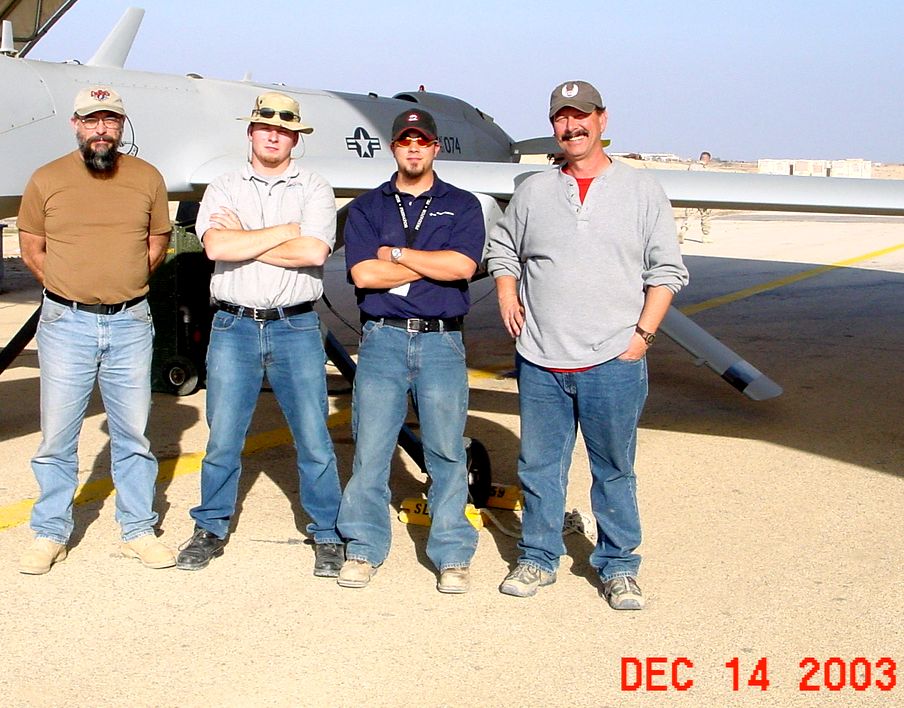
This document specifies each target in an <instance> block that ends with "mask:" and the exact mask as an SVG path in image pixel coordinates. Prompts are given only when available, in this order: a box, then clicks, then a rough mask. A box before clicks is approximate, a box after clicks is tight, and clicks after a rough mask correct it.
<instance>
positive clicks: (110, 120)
mask: <svg viewBox="0 0 904 708" xmlns="http://www.w3.org/2000/svg"><path fill="white" fill-rule="evenodd" d="M125 115H126V111H125V108H124V107H123V103H122V98H121V97H120V95H119V94H118V93H117V92H116V91H115V90H113V89H112V88H109V87H107V86H90V87H86V88H83V89H82V90H80V91H79V92H78V94H77V95H76V97H75V102H74V107H73V115H72V117H71V118H70V120H69V122H70V124H71V125H72V128H73V130H74V131H75V138H76V142H77V143H78V149H77V150H75V151H74V152H71V153H69V154H68V155H65V156H64V157H61V158H59V159H57V160H54V161H53V162H51V163H49V164H47V165H44V166H43V167H41V168H39V169H38V170H37V171H36V172H35V173H34V175H32V178H31V180H30V181H29V182H28V186H26V188H25V192H24V194H23V195H22V206H21V208H20V210H19V220H18V225H19V242H20V245H21V253H22V259H23V260H24V261H25V264H26V265H27V266H28V267H29V268H30V269H31V271H32V273H34V275H35V277H36V278H37V279H38V281H40V283H41V284H42V285H43V286H44V299H43V302H42V304H41V319H40V323H39V324H38V333H37V342H38V359H39V362H40V373H41V433H42V439H41V444H40V447H39V448H38V451H37V453H36V454H35V456H34V458H33V459H32V469H33V471H34V474H35V477H36V478H37V481H38V484H39V486H40V488H41V494H40V496H39V497H38V500H37V501H36V502H35V505H34V508H33V509H32V513H31V528H32V530H33V531H34V532H35V541H34V543H33V544H32V545H31V546H30V547H29V549H28V550H27V551H26V552H25V554H24V555H23V556H22V559H21V561H20V565H19V570H20V571H21V572H22V573H27V574H30V575H40V574H43V573H46V572H48V571H49V570H50V568H51V566H52V565H53V564H54V563H56V562H59V561H62V560H63V559H65V558H66V553H67V549H66V544H67V542H68V540H69V537H70V535H71V534H72V530H73V520H72V499H73V497H74V496H75V491H76V487H77V486H78V438H79V431H80V430H81V426H82V421H83V420H84V417H85V411H86V409H87V406H88V399H89V398H90V396H91V391H92V389H93V388H94V383H95V381H97V383H98V385H99V387H100V391H101V395H102V398H103V403H104V408H105V410H106V413H107V421H108V425H109V429H110V467H111V476H112V478H113V484H114V486H115V487H116V520H117V522H119V525H120V527H121V530H122V545H121V551H122V553H123V554H124V555H126V556H128V557H130V558H137V559H139V560H140V561H141V562H142V563H143V564H144V565H145V566H148V567H150V568H166V567H171V566H172V565H173V564H174V563H175V556H174V554H173V552H172V550H170V549H169V548H167V547H166V546H165V545H164V544H163V543H161V542H160V541H158V540H157V537H156V534H155V532H154V526H155V525H156V524H157V519H158V517H157V514H156V513H155V512H154V510H153V502H154V487H155V483H156V480H157V460H156V459H155V458H154V455H153V454H152V453H151V450H150V444H149V442H148V439H147V438H146V437H145V428H146V426H147V420H148V414H149V412H150V405H151V379H150V373H151V355H152V348H153V334H154V330H153V325H152V323H151V311H150V309H149V307H148V302H147V297H146V295H147V292H148V280H149V278H150V275H151V273H152V272H153V270H154V269H155V268H156V267H157V266H158V265H160V263H161V262H162V261H163V258H164V256H165V254H166V247H167V244H168V243H169V236H170V231H171V225H170V220H169V210H168V206H167V197H166V185H165V184H164V182H163V178H162V177H161V176H160V173H159V172H158V171H157V170H156V169H155V168H154V167H152V166H151V165H149V164H148V163H147V162H145V161H144V160H140V159H138V158H137V157H132V156H130V155H123V154H121V153H120V152H119V150H118V147H119V144H120V140H121V138H122V130H123V121H124V120H125Z"/></svg>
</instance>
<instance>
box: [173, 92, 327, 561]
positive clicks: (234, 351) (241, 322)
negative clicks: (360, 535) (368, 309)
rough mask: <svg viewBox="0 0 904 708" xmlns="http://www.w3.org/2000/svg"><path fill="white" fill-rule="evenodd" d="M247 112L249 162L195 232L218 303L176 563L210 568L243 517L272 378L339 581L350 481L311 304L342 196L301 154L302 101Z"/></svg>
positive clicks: (275, 97) (321, 542)
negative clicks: (344, 482) (255, 418)
mask: <svg viewBox="0 0 904 708" xmlns="http://www.w3.org/2000/svg"><path fill="white" fill-rule="evenodd" d="M241 120H246V121H249V122H250V125H249V126H248V130H247V134H248V140H249V142H250V144H251V160H250V162H249V163H248V164H247V165H245V167H244V168H243V169H241V170H239V171H236V172H231V173H228V174H225V175H222V176H221V177H218V178H217V179H215V180H214V181H213V182H211V184H210V186H209V187H208V188H207V191H206V192H205V193H204V199H203V201H202V202H201V208H200V210H199V212H198V218H197V224H196V230H197V233H198V234H199V235H200V236H201V239H202V242H203V244H204V251H205V252H206V253H207V256H208V258H210V259H211V260H213V261H215V263H216V265H215V269H214V273H213V277H212V278H211V281H210V292H211V295H212V296H213V298H214V300H215V301H216V306H217V312H216V314H215V315H214V318H213V325H212V328H211V334H210V347H209V348H208V350H207V424H208V426H210V438H209V439H208V442H207V454H206V455H205V456H204V462H203V463H202V465H201V503H200V504H199V505H198V506H196V507H195V508H194V509H192V510H191V516H192V518H193V519H194V521H195V531H194V534H193V535H192V537H191V539H189V541H188V543H187V544H186V546H185V547H184V548H183V550H182V551H181V552H180V553H179V556H178V558H177V563H176V564H177V566H178V567H179V568H182V569H184V570H200V569H201V568H204V567H206V566H207V565H208V564H209V563H210V561H211V559H212V558H215V557H217V556H219V555H222V553H223V547H224V546H225V545H226V537H227V536H228V534H229V524H230V521H231V519H232V516H233V515H234V514H235V506H236V496H237V494H238V483H239V476H240V475H241V471H242V466H241V456H242V447H243V446H244V444H245V436H246V435H247V433H248V426H249V425H250V424H251V417H252V415H253V413H254V408H255V406H256V405H257V399H258V395H259V394H260V390H261V384H262V382H263V378H264V375H266V377H267V381H268V382H269V384H270V386H271V388H272V389H273V393H274V394H275V395H276V400H277V401H278V402H279V405H280V408H282V411H283V415H285V417H286V421H287V422H288V424H289V429H290V430H291V431H292V437H293V438H294V440H295V449H296V455H297V469H298V479H299V490H298V491H299V499H300V501H301V504H302V506H303V508H304V509H305V511H307V513H308V515H309V516H310V517H311V523H310V524H309V525H308V527H307V532H308V533H309V534H310V535H311V536H313V539H314V543H315V552H314V575H317V576H321V577H335V576H337V575H338V574H339V568H340V567H341V566H342V561H343V559H344V556H343V546H342V541H341V539H340V538H339V534H338V532H337V531H336V515H337V514H338V512H339V500H340V499H341V489H340V486H339V475H338V473H337V471H336V456H335V454H334V452H333V443H332V440H331V439H330V433H329V430H328V429H327V426H326V418H327V412H328V408H327V393H326V371H325V368H324V362H325V359H326V357H325V354H324V351H323V341H322V339H321V336H320V319H319V318H318V316H317V313H316V312H314V310H313V304H314V302H315V301H316V300H319V299H320V297H321V296H322V295H323V264H324V263H325V262H326V259H327V257H328V256H329V255H330V252H331V250H332V248H333V244H334V243H335V240H336V201H335V198H334V196H333V190H332V188H331V187H330V185H329V184H328V183H327V182H326V180H325V179H323V178H322V177H321V176H320V175H318V174H315V173H314V172H311V171H310V170H307V169H305V168H304V167H302V166H300V165H299V164H297V163H296V162H295V161H294V160H293V159H292V148H294V147H295V146H296V145H297V144H298V139H299V135H300V134H301V133H311V132H313V130H314V129H313V128H311V127H309V126H306V125H304V123H302V121H301V113H300V107H299V105H298V102H297V101H295V100H294V99H293V98H291V97H289V96H286V95H284V94H281V93H265V94H262V95H260V96H258V98H257V100H256V102H255V107H254V110H253V111H252V112H251V115H250V116H249V117H247V118H243V119H241Z"/></svg>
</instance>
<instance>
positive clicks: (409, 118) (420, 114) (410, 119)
mask: <svg viewBox="0 0 904 708" xmlns="http://www.w3.org/2000/svg"><path fill="white" fill-rule="evenodd" d="M409 130H414V131H416V132H418V133H420V134H421V135H423V136H424V137H425V138H427V140H436V121H435V120H433V116H431V115H430V114H429V113H427V111H424V110H421V109H420V108H412V109H410V110H407V111H405V112H403V113H400V114H399V115H398V116H396V119H395V120H394V121H392V139H393V141H396V140H398V139H399V138H400V137H402V136H403V135H404V134H405V133H407V132H408V131H409Z"/></svg>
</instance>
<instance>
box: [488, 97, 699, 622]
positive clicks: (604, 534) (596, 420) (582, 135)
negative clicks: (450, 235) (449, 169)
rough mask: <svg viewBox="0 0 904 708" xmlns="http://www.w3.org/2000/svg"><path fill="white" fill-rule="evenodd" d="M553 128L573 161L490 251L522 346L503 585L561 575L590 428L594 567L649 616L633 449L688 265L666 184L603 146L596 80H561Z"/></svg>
mask: <svg viewBox="0 0 904 708" xmlns="http://www.w3.org/2000/svg"><path fill="white" fill-rule="evenodd" d="M549 119H550V121H551V123H552V128H553V134H554V136H555V139H556V142H557V143H558V144H559V147H560V148H561V150H562V153H563V155H564V158H565V159H564V162H563V164H562V165H561V166H560V167H559V168H558V169H555V170H549V171H546V172H542V173H539V174H537V175H534V176H532V177H529V178H528V179H527V180H525V181H524V183H523V184H522V185H521V186H519V187H518V189H517V190H516V191H515V193H514V195H513V197H512V201H511V203H510V204H509V206H508V208H507V209H506V211H505V215H504V216H503V218H502V219H501V220H500V221H499V223H498V224H497V226H496V227H495V228H494V229H493V232H492V234H491V235H490V247H489V251H488V255H487V258H488V270H489V272H490V274H491V275H492V276H493V277H494V278H495V279H496V290H497V295H498V299H499V311H500V315H501V316H502V321H503V323H504V324H505V327H506V329H507V330H508V332H509V334H511V335H512V337H515V338H516V340H517V341H516V349H517V359H516V363H517V371H518V392H519V402H520V403H519V405H520V413H521V454H520V456H519V458H518V478H519V480H520V482H521V488H522V491H523V493H524V515H523V517H522V538H521V541H520V543H519V548H520V549H521V557H520V559H519V560H518V565H517V566H516V567H515V568H514V569H513V570H512V571H511V572H510V573H509V574H508V576H506V578H505V580H504V581H503V582H502V584H501V585H500V587H499V589H500V591H501V592H503V593H505V594H507V595H514V596H516V597H528V596H531V595H533V594H535V593H536V592H537V588H538V587H542V586H546V585H551V584H552V583H554V582H555V580H556V570H557V568H558V564H559V558H560V556H562V555H563V554H564V553H565V546H564V544H563V543H562V520H563V518H564V514H565V494H566V489H567V484H568V468H569V467H570V465H571V454H572V451H573V449H574V443H575V437H576V433H577V428H578V425H580V428H581V435H582V436H583V438H584V442H585V444H586V446H587V455H588V457H589V460H590V473H591V477H592V483H591V487H590V503H591V506H592V510H593V514H594V517H595V518H596V523H597V539H598V540H597V542H596V547H595V548H594V550H593V552H592V553H591V555H590V564H591V565H592V566H593V568H594V569H595V570H596V572H597V574H598V576H599V578H600V581H601V584H602V594H603V596H604V597H605V599H606V600H607V601H608V603H609V605H610V606H611V607H612V608H613V609H616V610H639V609H641V608H642V607H643V604H644V597H643V593H641V590H640V587H639V586H638V584H637V572H638V569H639V567H640V556H639V555H638V554H637V553H636V552H635V551H636V549H637V547H638V546H639V545H640V516H639V514H638V511H637V495H636V477H635V474H634V451H635V447H636V444H637V423H638V420H639V418H640V413H641V410H642V409H643V404H644V401H645V400H646V395H647V365H646V352H647V349H649V347H650V345H651V344H652V343H653V339H654V337H655V332H656V330H657V329H658V327H659V324H660V323H661V322H662V319H663V317H665V314H666V312H667V311H668V308H669V304H670V303H671V301H672V296H673V295H674V294H675V293H676V292H678V290H679V289H680V288H681V287H682V286H683V285H685V284H686V283H687V270H686V269H685V267H684V264H683V263H682V261H681V254H680V251H679V249H678V239H677V237H676V233H675V222H674V220H673V218H672V207H671V205H670V204H669V201H668V199H667V198H666V196H665V193H664V192H663V191H662V188H661V187H660V186H659V185H658V184H657V183H656V182H655V181H654V180H653V179H651V178H650V177H649V176H648V175H646V174H644V172H643V171H642V170H634V169H632V168H631V167H628V166H626V165H625V164H624V163H621V162H615V161H613V160H612V159H611V158H610V157H609V156H608V155H606V153H605V151H604V150H603V144H602V134H603V131H605V129H606V124H607V121H608V114H607V113H606V105H605V103H603V100H602V98H601V97H600V94H599V92H598V91H597V90H596V89H595V88H594V87H593V86H591V85H590V84H588V83H587V82H585V81H567V82H565V83H564V84H560V85H559V86H557V87H556V89H555V90H554V91H553V92H552V96H551V97H550V103H549Z"/></svg>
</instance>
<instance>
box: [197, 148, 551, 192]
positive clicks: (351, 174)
mask: <svg viewBox="0 0 904 708" xmlns="http://www.w3.org/2000/svg"><path fill="white" fill-rule="evenodd" d="M299 162H300V164H302V165H303V166H304V167H306V168H307V169H309V170H313V171H314V172H316V173H318V174H319V175H321V176H322V177H324V178H325V179H326V180H327V182H329V183H330V184H331V185H332V187H333V190H334V191H335V192H336V196H337V197H354V196H357V195H358V194H361V193H362V192H365V191H367V190H368V189H373V188H374V187H376V186H377V185H380V184H382V183H383V182H385V181H386V180H387V179H389V176H390V175H391V174H392V173H393V172H395V170H396V163H395V160H392V159H381V158H373V159H369V160H356V159H353V158H352V159H350V158H347V157H340V158H324V157H310V158H306V157H301V158H300V159H299ZM244 164H245V161H244V159H240V158H238V157H237V156H235V155H223V156H221V157H218V158H216V159H214V160H210V161H209V162H206V163H204V164H203V165H201V166H200V167H199V168H198V169H196V170H195V171H194V172H193V173H192V175H191V184H192V185H193V186H194V187H195V188H202V187H203V186H204V185H207V184H210V181H211V180H213V179H214V178H216V177H217V176H218V175H221V174H224V173H226V172H230V171H232V170H237V169H241V167H242V165H244ZM434 168H435V169H436V172H437V174H438V175H439V176H440V177H441V178H442V179H443V180H445V181H446V182H449V183H451V184H454V185H455V186H456V187H461V188H462V189H467V190H468V191H469V192H474V193H477V194H486V195H488V196H491V197H493V198H495V199H499V200H501V201H508V200H509V199H511V196H512V192H514V191H515V188H516V187H517V186H518V185H519V184H521V182H522V181H523V180H525V179H526V178H527V177H529V176H530V175H531V174H533V173H534V172H537V171H539V170H545V169H549V168H548V167H547V166H546V165H530V164H524V165H522V164H512V163H508V162H466V161H461V160H437V161H436V162H435V163H434Z"/></svg>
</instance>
